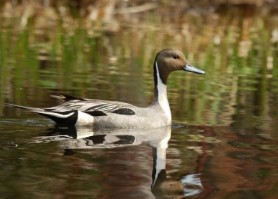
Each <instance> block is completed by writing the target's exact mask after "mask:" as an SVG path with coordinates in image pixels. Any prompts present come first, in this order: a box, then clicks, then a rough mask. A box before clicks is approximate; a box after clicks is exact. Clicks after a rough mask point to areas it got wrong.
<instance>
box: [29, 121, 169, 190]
mask: <svg viewBox="0 0 278 199" xmlns="http://www.w3.org/2000/svg"><path fill="white" fill-rule="evenodd" d="M170 137H171V126H167V127H160V128H155V129H136V130H135V129H121V130H102V131H93V130H92V129H89V128H75V127H74V128H68V127H65V128H61V127H56V128H55V129H50V130H49V132H48V135H47V136H39V137H36V139H35V140H34V142H36V143H41V142H44V143H45V142H52V141H59V144H60V146H61V147H62V148H63V149H64V155H72V154H74V150H76V149H99V148H115V147H127V146H134V145H140V144H142V143H147V144H148V145H149V146H150V147H152V154H153V171H152V185H151V187H152V188H154V187H155V184H156V183H157V182H162V181H163V180H164V179H165V177H166V171H165V167H166V150H167V148H168V142H169V140H170Z"/></svg>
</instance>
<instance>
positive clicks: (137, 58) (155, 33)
mask: <svg viewBox="0 0 278 199" xmlns="http://www.w3.org/2000/svg"><path fill="white" fill-rule="evenodd" d="M58 2H59V3H58ZM76 2H79V3H76ZM91 2H92V1H85V0H84V1H51V0H44V1H31V0H29V1H23V0H22V1H19V0H18V1H2V2H1V7H0V10H1V13H0V18H1V30H0V70H1V75H0V90H1V95H0V98H1V99H0V101H1V103H0V110H2V112H3V107H2V104H3V103H2V102H5V101H9V102H15V103H20V104H26V103H27V101H28V102H29V103H30V101H31V100H32V98H33V97H28V96H34V95H36V96H37V98H36V99H34V105H35V104H38V102H37V101H40V100H39V99H44V98H45V97H46V95H48V94H49V92H52V91H57V90H58V91H59V90H63V91H68V92H69V93H71V94H76V95H79V96H87V97H90V96H88V95H90V94H88V93H91V95H92V96H95V95H98V94H99V93H100V91H99V90H102V92H101V95H103V96H104V97H105V98H107V99H114V98H117V97H119V96H116V93H115V92H114V91H115V90H116V89H119V88H125V89H127V88H126V87H123V85H121V83H120V82H121V81H122V78H124V77H126V76H128V75H130V74H131V72H132V71H134V70H138V71H136V72H137V73H138V74H140V75H141V76H142V79H143V78H144V79H146V83H144V86H145V88H146V89H145V90H146V92H145V93H144V96H145V98H147V99H149V98H150V96H151V92H152V81H151V79H152V77H151V75H150V74H151V70H152V68H151V67H150V65H151V64H152V61H153V57H154V55H155V53H156V52H157V51H158V50H160V49H161V48H165V47H174V48H179V49H181V50H182V51H183V52H184V53H185V54H186V56H187V57H188V59H189V60H191V61H192V62H193V64H194V65H197V66H199V67H200V68H202V69H204V70H206V71H207V75H206V76H205V77H201V78H200V77H195V76H194V77H192V76H182V75H179V74H177V75H175V77H173V78H172V77H171V78H172V79H173V80H171V81H170V82H169V83H170V85H169V86H170V90H171V91H172V93H170V96H169V97H170V101H171V102H172V103H173V104H172V107H174V109H173V111H174V112H175V115H176V116H177V117H178V119H180V120H183V118H185V116H186V118H187V119H189V120H192V121H196V122H197V123H202V122H203V121H206V120H211V121H210V122H211V123H212V124H217V123H221V122H219V121H228V123H229V122H231V121H232V115H234V114H237V113H236V112H237V111H239V110H237V109H236V108H235V106H237V105H242V104H245V103H250V100H251V101H252V100H255V99H256V100H258V101H257V102H256V103H259V104H261V106H260V108H259V110H258V111H259V115H260V116H263V117H267V115H269V112H268V110H269V106H270V104H269V100H268V99H269V95H270V91H271V92H274V93H275V95H274V97H275V99H277V94H276V93H277V87H278V82H277V81H271V80H274V79H275V78H277V77H278V71H277V70H278V69H277V58H278V53H277V52H278V16H277V15H276V12H275V9H276V6H277V3H276V2H275V1H247V0H246V1H241V2H242V3H239V2H240V1H225V2H229V3H228V4H226V3H223V1H220V0H219V1H215V3H214V4H213V5H208V3H207V2H208V1H199V3H197V4H196V3H193V1H192V2H191V1H189V3H188V2H187V1H186V2H187V3H186V2H183V3H180V4H179V5H177V3H176V2H175V3H173V2H172V1H167V0H165V1H152V2H151V3H149V2H147V1H146V2H145V1H115V0H106V1H97V0H96V1H93V2H92V3H91ZM194 2H195V1H194ZM217 2H218V3H217ZM252 2H253V3H252ZM132 66H138V67H136V68H137V69H134V68H132ZM141 66H142V67H141ZM106 67H109V73H110V76H109V75H108V74H107V73H108V71H107V70H106ZM119 71H126V74H120V73H119ZM111 73H112V76H111ZM103 76H105V77H106V78H108V79H107V81H104V80H103V79H102V77H103ZM123 76H124V77H123ZM110 81H113V82H114V84H108V82H110ZM184 85H186V86H185V87H184ZM30 88H31V89H30ZM41 89H46V91H47V92H44V93H42V92H40V90H41ZM92 89H96V90H92ZM184 90H185V92H186V93H187V95H186V96H184V92H183V91H184ZM40 93H41V94H40ZM85 93H86V94H85ZM272 97H273V96H272ZM123 98H124V97H123ZM42 101H43V100H42ZM181 104H182V107H181V108H175V107H180V106H181ZM38 105H40V104H38ZM251 106H254V108H255V106H256V105H255V104H254V105H252V104H251ZM208 107H209V109H210V110H212V111H210V112H207V110H208ZM211 107H212V109H211ZM256 108H257V107H256ZM185 109H186V111H185ZM246 111H247V112H248V111H252V110H249V109H248V110H246ZM247 112H246V114H247ZM189 113H190V114H189ZM192 113H193V114H192ZM184 114H189V115H184ZM238 114H239V115H240V114H241V113H238ZM223 118H224V119H223Z"/></svg>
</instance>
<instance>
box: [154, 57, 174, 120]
mask: <svg viewBox="0 0 278 199" xmlns="http://www.w3.org/2000/svg"><path fill="white" fill-rule="evenodd" d="M155 67H156V79H157V85H156V87H157V99H158V103H159V104H160V106H161V108H162V109H163V111H164V113H165V114H166V115H167V117H168V119H169V120H170V121H171V119H172V117H171V110H170V106H169V102H168V98H167V87H166V85H165V84H164V83H163V82H162V80H161V78H160V75H159V70H158V66H157V62H155Z"/></svg>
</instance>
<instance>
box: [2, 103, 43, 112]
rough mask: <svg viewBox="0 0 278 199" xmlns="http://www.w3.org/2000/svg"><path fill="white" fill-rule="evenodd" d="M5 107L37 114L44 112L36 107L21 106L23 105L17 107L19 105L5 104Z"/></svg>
mask: <svg viewBox="0 0 278 199" xmlns="http://www.w3.org/2000/svg"><path fill="white" fill-rule="evenodd" d="M5 105H6V106H10V107H15V108H20V109H25V110H29V111H31V112H36V113H38V112H42V111H44V110H43V109H42V108H34V107H30V106H21V105H17V104H9V103H5Z"/></svg>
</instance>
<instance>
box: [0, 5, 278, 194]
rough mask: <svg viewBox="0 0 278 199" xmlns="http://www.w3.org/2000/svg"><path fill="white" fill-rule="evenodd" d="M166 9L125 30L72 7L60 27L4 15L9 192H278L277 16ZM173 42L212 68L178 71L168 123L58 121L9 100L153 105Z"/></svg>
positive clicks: (4, 173) (0, 163)
mask: <svg viewBox="0 0 278 199" xmlns="http://www.w3.org/2000/svg"><path fill="white" fill-rule="evenodd" d="M189 11H190V10H189ZM160 12H162V13H164V15H163V16H162V17H161V18H159V17H158V16H160V15H158V14H159V11H157V10H156V11H153V12H148V13H146V15H144V17H142V18H140V20H142V21H140V20H139V18H138V15H132V16H130V17H129V19H124V20H126V21H124V22H123V21H122V20H123V19H119V18H115V19H116V20H118V23H119V25H120V26H121V28H120V29H119V30H117V31H115V32H110V31H107V30H106V29H105V30H103V31H101V30H94V29H92V28H90V27H89V28H88V27H84V26H83V25H84V24H86V23H85V22H86V21H85V20H84V21H82V19H78V20H76V21H75V23H72V24H71V23H69V21H71V20H74V19H71V18H70V17H69V16H67V15H66V16H64V17H63V18H62V19H60V20H61V21H59V23H54V25H53V24H52V25H53V27H52V26H50V25H49V26H47V27H41V26H40V25H41V24H37V23H36V22H34V21H32V20H30V22H28V23H27V25H26V26H24V27H21V28H18V26H17V25H18V23H21V21H20V20H19V21H18V20H17V18H16V17H15V18H12V17H8V16H7V14H6V15H4V14H2V15H1V19H2V23H1V30H0V69H1V74H0V90H1V92H0V133H1V139H0V147H1V150H0V168H1V169H0V179H1V180H0V193H1V198H25V197H26V198H27V197H28V198H68V197H72V198H250V199H251V198H252V199H253V198H276V197H277V195H278V169H277V168H278V158H277V157H278V156H277V155H278V154H277V149H278V147H277V146H278V135H277V130H278V127H277V125H276V123H277V121H278V106H277V100H278V99H277V98H278V81H277V79H278V67H277V58H278V56H277V52H278V49H277V38H276V36H275V35H276V34H277V17H275V15H273V16H272V15H271V12H270V11H267V10H264V12H262V13H260V14H254V13H253V15H252V14H251V16H249V15H247V16H245V15H244V17H243V16H241V15H240V13H241V12H238V11H237V10H236V11H234V10H233V11H231V12H230V13H228V14H226V15H221V14H217V13H213V14H212V13H211V14H204V13H201V14H200V13H198V12H197V11H196V10H191V11H190V12H188V13H187V14H186V15H184V14H182V15H179V14H181V13H180V11H179V12H177V13H175V14H172V15H171V16H170V17H169V16H168V15H167V9H166V8H164V9H162V10H161V11H160ZM43 13H44V12H42V15H39V16H37V18H36V19H38V21H40V20H41V19H45V17H47V16H48V15H47V14H45V13H47V12H45V13H44V14H43ZM176 15H179V17H177V18H175V17H176ZM203 15H204V16H203ZM167 16H168V17H169V18H167ZM40 17H41V18H40ZM170 18H171V19H172V20H173V21H171V23H169V21H168V20H166V19H170ZM39 19H40V20H39ZM135 19H136V20H135ZM177 19H178V20H177ZM138 20H139V21H138ZM54 22H55V21H54ZM161 22H163V24H164V26H161ZM250 24H251V25H250ZM166 27H167V28H166ZM49 30H51V31H49ZM165 47H174V48H178V49H181V50H182V51H183V52H184V53H185V54H186V57H187V58H188V59H189V60H190V62H191V63H192V65H195V66H197V67H199V68H201V69H203V70H205V71H206V75H195V74H189V73H183V72H175V73H173V74H171V76H170V77H169V81H168V97H169V102H170V105H171V110H172V115H173V120H174V121H173V125H172V126H171V127H169V128H159V129H154V130H130V131H126V130H120V131H113V132H108V131H100V132H92V130H91V129H69V128H65V129H61V128H60V129H59V128H58V129H57V128H54V127H53V123H52V122H51V121H49V120H48V119H44V118H42V117H41V116H38V115H35V114H33V113H28V112H26V111H23V110H17V109H14V108H11V107H6V106H4V103H16V104H21V105H30V106H38V107H47V106H52V105H55V104H56V103H57V102H56V101H55V100H54V99H51V98H50V97H49V95H50V94H51V93H65V94H71V95H75V96H79V97H88V98H99V99H106V100H120V101H125V102H129V103H132V104H136V105H140V106H145V105H147V104H148V103H149V102H150V101H151V99H152V91H153V79H152V64H153V59H154V56H155V53H156V52H157V51H159V50H160V49H162V48H165Z"/></svg>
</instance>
